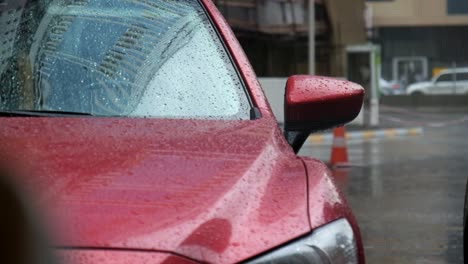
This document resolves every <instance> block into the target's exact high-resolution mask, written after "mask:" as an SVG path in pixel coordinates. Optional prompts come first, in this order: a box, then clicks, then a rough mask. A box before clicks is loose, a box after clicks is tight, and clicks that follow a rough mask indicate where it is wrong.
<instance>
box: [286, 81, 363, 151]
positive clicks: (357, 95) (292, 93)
mask: <svg viewBox="0 0 468 264" xmlns="http://www.w3.org/2000/svg"><path fill="white" fill-rule="evenodd" d="M363 99H364V89H363V88H362V87H361V86H360V85H358V84H355V83H352V82H348V81H343V80H338V79H332V78H327V77H319V76H309V75H294V76H291V77H289V78H288V81H287V82H286V92H285V96H284V120H285V126H284V130H285V131H284V133H285V136H286V139H287V140H288V142H289V144H290V145H291V146H292V147H293V149H294V151H295V152H296V153H297V152H298V151H299V149H300V148H301V147H302V144H304V142H305V140H306V139H307V137H308V136H309V134H310V133H312V132H315V131H318V130H324V129H328V128H332V127H334V126H339V125H344V124H345V123H347V122H350V121H352V120H353V119H354V118H356V116H357V115H358V114H359V112H360V111H361V107H362V102H363Z"/></svg>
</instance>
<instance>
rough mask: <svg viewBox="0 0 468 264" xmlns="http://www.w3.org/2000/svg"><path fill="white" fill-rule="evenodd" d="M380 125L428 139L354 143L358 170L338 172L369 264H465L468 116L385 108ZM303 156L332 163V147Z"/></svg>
mask: <svg viewBox="0 0 468 264" xmlns="http://www.w3.org/2000/svg"><path fill="white" fill-rule="evenodd" d="M400 110H401V111H400ZM380 120H382V122H383V124H382V125H383V126H386V127H402V126H403V127H404V126H415V125H418V126H421V127H423V129H424V134H423V135H419V136H406V137H399V138H383V139H369V140H357V141H351V142H348V151H349V156H350V161H351V163H353V165H354V166H352V167H351V168H350V169H349V170H341V171H335V172H334V173H335V178H336V181H337V183H338V184H339V185H340V186H342V188H343V190H344V191H345V193H346V194H347V197H348V200H349V203H350V205H351V207H352V208H353V210H354V213H355V215H356V217H357V218H358V221H359V224H360V227H361V231H362V235H363V239H364V246H365V251H366V257H367V261H368V263H371V264H373V263H385V264H388V263H399V264H400V263H403V264H404V263H463V245H462V232H463V228H462V227H463V222H462V218H463V203H464V193H465V184H466V180H467V177H468V111H466V110H463V111H457V110H453V111H440V110H438V109H426V110H425V111H415V110H413V109H385V108H384V112H383V113H382V116H381V119H380ZM300 154H301V155H310V156H314V157H318V158H320V159H322V160H324V161H328V160H329V157H330V145H329V144H312V143H306V145H305V146H304V147H303V149H302V150H301V152H300Z"/></svg>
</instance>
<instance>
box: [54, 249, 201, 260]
mask: <svg viewBox="0 0 468 264" xmlns="http://www.w3.org/2000/svg"><path fill="white" fill-rule="evenodd" d="M57 259H58V261H59V262H60V263H69V264H86V263H105V264H153V263H162V264H194V263H197V262H195V261H192V260H190V259H187V258H184V257H180V256H175V255H172V254H168V253H162V252H142V251H117V250H82V249H80V250H77V249H74V250H59V251H58V252H57Z"/></svg>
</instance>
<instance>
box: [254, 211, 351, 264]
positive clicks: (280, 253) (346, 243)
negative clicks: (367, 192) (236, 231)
mask: <svg viewBox="0 0 468 264" xmlns="http://www.w3.org/2000/svg"><path fill="white" fill-rule="evenodd" d="M267 263H268V264H283V263H291V264H305V263H314V264H322V263H326V264H330V263H333V264H341V263H346V264H354V263H358V258H357V247H356V241H355V239H354V233H353V230H352V228H351V226H350V224H349V223H348V221H346V220H345V219H340V220H337V221H334V222H332V223H330V224H328V225H326V226H323V227H320V228H317V229H316V230H314V232H313V233H312V234H310V235H308V236H306V237H304V238H301V239H299V240H297V241H294V242H292V243H290V244H288V245H286V246H283V247H281V248H279V249H277V250H274V251H272V252H270V253H267V254H265V255H263V256H260V257H258V258H255V259H253V260H251V261H248V262H246V264H267Z"/></svg>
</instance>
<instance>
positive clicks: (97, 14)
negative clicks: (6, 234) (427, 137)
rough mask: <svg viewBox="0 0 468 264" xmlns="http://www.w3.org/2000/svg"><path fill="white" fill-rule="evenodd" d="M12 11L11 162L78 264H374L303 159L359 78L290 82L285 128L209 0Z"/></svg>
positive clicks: (4, 109) (333, 192)
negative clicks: (367, 260)
mask: <svg viewBox="0 0 468 264" xmlns="http://www.w3.org/2000/svg"><path fill="white" fill-rule="evenodd" d="M0 11H1V12H0V13H1V16H3V20H0V21H10V23H9V24H8V25H9V26H10V27H9V29H8V30H7V33H8V34H5V35H3V36H2V39H1V41H3V42H4V43H6V44H4V47H6V50H7V52H6V53H4V55H2V57H0V58H1V64H0V110H1V112H0V113H1V117H0V137H1V140H0V149H1V151H0V158H1V160H0V161H3V162H7V163H8V164H10V166H11V165H12V164H13V165H16V167H19V169H17V170H20V171H21V174H22V175H28V176H27V177H18V179H16V180H17V182H19V184H20V186H21V188H22V189H23V190H26V192H27V193H28V194H29V196H30V197H35V198H34V202H33V205H34V207H35V208H36V209H37V211H39V212H41V215H43V216H44V217H45V218H46V222H47V223H48V229H49V230H51V231H52V234H51V237H52V241H53V243H54V244H55V245H56V246H57V247H58V249H57V251H56V252H58V253H57V255H58V257H59V260H61V261H62V262H63V263H116V264H117V263H196V262H209V263H238V262H243V263H364V253H363V247H362V241H361V238H360V233H359V229H358V226H357V224H356V221H355V219H354V217H353V215H352V213H351V210H350V208H349V207H348V205H347V204H346V202H345V200H344V198H343V196H342V194H341V193H340V191H339V190H338V189H337V187H336V185H335V184H334V181H333V179H332V177H331V174H330V171H329V170H328V169H327V167H326V166H325V165H324V164H323V163H322V162H320V161H318V160H315V159H311V158H306V157H299V156H297V155H296V153H297V151H298V150H299V149H300V147H301V146H302V144H303V143H304V141H305V140H306V138H307V137H308V135H309V134H310V133H311V132H313V131H317V130H321V129H326V128H330V127H333V126H337V125H341V124H344V123H346V122H349V121H351V120H352V119H353V118H355V117H356V115H357V114H358V112H359V111H360V108H361V104H362V99H363V94H364V91H363V89H362V88H361V87H360V86H358V85H356V84H353V83H350V82H346V81H340V80H334V79H329V78H324V77H313V76H304V75H302V76H292V77H290V78H289V79H288V82H287V85H286V92H285V129H284V132H282V131H281V130H280V128H279V127H278V125H277V122H276V119H275V117H274V116H273V114H272V111H271V109H270V107H269V105H268V102H267V100H266V98H265V96H264V94H263V92H262V89H261V87H260V85H259V83H258V81H257V78H256V76H255V73H254V72H253V70H252V68H251V66H250V64H249V62H248V60H247V58H246V56H245V54H244V53H243V51H242V49H241V47H240V46H239V43H238V42H237V40H236V38H235V36H234V35H233V33H232V32H231V30H230V28H229V26H228V25H227V24H226V22H225V20H224V19H223V17H222V16H221V15H220V13H219V12H218V10H217V9H216V7H215V6H214V5H213V3H212V2H211V1H210V0H201V1H171V0H134V1H127V0H80V1H78V0H77V1H69V0H57V1H26V0H25V1H8V0H7V1H4V4H3V5H0ZM0 18H1V17H0ZM2 23H4V22H2ZM5 23H6V22H5ZM0 28H1V29H3V28H5V27H4V26H3V25H1V26H0ZM1 29H0V30H1ZM4 36H9V37H8V38H7V37H4ZM10 36H11V38H10Z"/></svg>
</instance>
